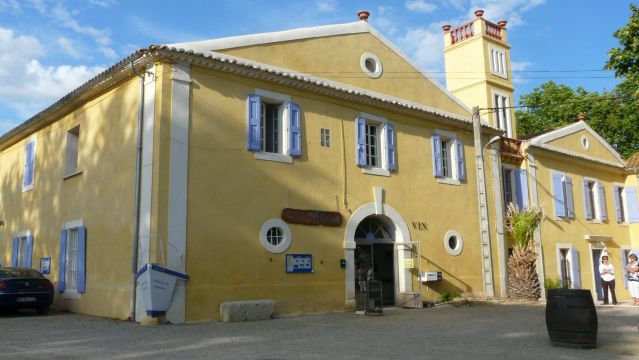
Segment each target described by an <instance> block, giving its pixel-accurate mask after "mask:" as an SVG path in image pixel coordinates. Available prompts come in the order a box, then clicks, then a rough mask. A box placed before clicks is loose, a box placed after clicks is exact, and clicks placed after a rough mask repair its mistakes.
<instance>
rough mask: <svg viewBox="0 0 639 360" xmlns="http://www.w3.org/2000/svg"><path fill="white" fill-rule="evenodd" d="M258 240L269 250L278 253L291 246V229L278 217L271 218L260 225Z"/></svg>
mask: <svg viewBox="0 0 639 360" xmlns="http://www.w3.org/2000/svg"><path fill="white" fill-rule="evenodd" d="M260 242H261V243H262V246H264V248H265V249H266V250H268V251H269V252H272V253H275V254H279V253H283V252H284V251H286V250H288V248H289V247H290V246H291V229H290V228H289V227H288V225H287V224H286V223H285V222H284V221H282V220H280V219H271V220H268V221H267V222H265V223H264V225H262V229H261V230H260Z"/></svg>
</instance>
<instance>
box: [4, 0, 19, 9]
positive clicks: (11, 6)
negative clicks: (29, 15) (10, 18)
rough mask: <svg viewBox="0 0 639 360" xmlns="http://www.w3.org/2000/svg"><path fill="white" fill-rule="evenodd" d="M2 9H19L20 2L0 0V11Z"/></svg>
mask: <svg viewBox="0 0 639 360" xmlns="http://www.w3.org/2000/svg"><path fill="white" fill-rule="evenodd" d="M4 10H13V11H20V10H21V7H20V3H19V2H18V1H16V0H0V11H4Z"/></svg>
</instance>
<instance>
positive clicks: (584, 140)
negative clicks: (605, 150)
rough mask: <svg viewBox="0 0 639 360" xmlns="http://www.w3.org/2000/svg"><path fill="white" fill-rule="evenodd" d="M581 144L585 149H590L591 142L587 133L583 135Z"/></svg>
mask: <svg viewBox="0 0 639 360" xmlns="http://www.w3.org/2000/svg"><path fill="white" fill-rule="evenodd" d="M581 146H582V147H583V148H584V149H585V150H588V149H590V142H589V141H588V137H586V135H584V136H582V137H581Z"/></svg>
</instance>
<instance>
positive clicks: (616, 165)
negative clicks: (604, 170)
mask: <svg viewBox="0 0 639 360" xmlns="http://www.w3.org/2000/svg"><path fill="white" fill-rule="evenodd" d="M528 145H529V147H533V148H538V149H543V150H546V151H550V152H553V153H558V154H562V155H566V156H570V157H573V158H577V159H581V160H586V161H590V162H595V163H597V164H601V165H606V166H611V167H614V168H618V169H624V167H625V166H624V164H622V163H615V162H612V161H608V160H604V159H598V158H595V157H592V156H587V155H582V154H579V153H576V152H574V151H569V150H566V149H562V148H558V147H555V146H551V145H546V144H533V143H531V142H529V143H528Z"/></svg>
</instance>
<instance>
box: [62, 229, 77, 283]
mask: <svg viewBox="0 0 639 360" xmlns="http://www.w3.org/2000/svg"><path fill="white" fill-rule="evenodd" d="M79 253H80V252H79V246H78V228H73V229H68V230H67V258H66V261H67V263H66V267H65V274H64V281H65V284H66V289H67V291H77V289H78V256H79Z"/></svg>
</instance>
